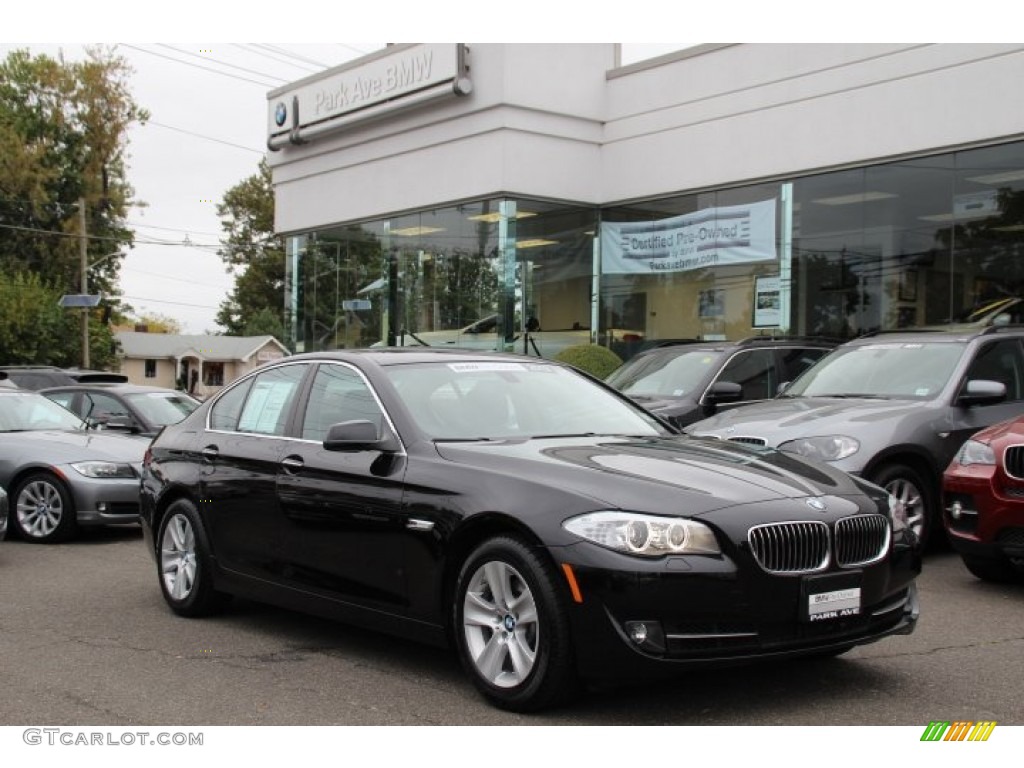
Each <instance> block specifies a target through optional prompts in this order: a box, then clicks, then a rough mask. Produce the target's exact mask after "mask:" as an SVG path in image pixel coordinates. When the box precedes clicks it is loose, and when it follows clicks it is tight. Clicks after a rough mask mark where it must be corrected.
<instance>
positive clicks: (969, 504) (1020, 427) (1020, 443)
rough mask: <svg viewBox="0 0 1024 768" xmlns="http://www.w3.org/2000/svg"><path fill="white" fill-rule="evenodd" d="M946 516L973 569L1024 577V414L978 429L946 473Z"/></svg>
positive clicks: (1004, 577)
mask: <svg viewBox="0 0 1024 768" xmlns="http://www.w3.org/2000/svg"><path fill="white" fill-rule="evenodd" d="M942 494H943V505H942V506H943V515H942V517H943V521H944V523H945V525H946V531H947V532H948V533H949V539H950V541H951V542H952V544H953V547H954V549H956V551H957V552H959V553H960V556H961V557H962V558H963V560H964V565H966V566H967V570H969V571H970V572H971V573H973V574H974V575H975V576H977V577H978V578H979V579H985V580H986V581H1017V580H1024V416H1020V417H1018V418H1016V419H1011V420H1010V421H1004V422H1000V423H999V424H996V425H994V426H991V427H988V428H987V429H983V430H981V431H980V432H977V433H976V434H975V435H974V436H973V437H972V438H971V439H970V440H968V441H967V442H965V443H964V444H963V447H961V449H960V451H959V452H958V453H957V455H956V458H954V459H953V461H952V463H951V464H950V465H949V467H948V468H947V469H946V472H945V474H944V475H943V477H942Z"/></svg>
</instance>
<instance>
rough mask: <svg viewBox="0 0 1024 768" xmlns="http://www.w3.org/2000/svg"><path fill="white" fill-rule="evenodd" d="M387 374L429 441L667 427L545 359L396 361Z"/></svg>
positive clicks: (648, 431) (650, 431)
mask: <svg viewBox="0 0 1024 768" xmlns="http://www.w3.org/2000/svg"><path fill="white" fill-rule="evenodd" d="M387 374H388V377H389V378H390V379H391V382H392V383H393V384H394V386H395V389H396V390H397V391H398V394H399V396H400V397H401V398H402V400H403V401H404V402H405V405H406V407H407V408H408V409H409V411H410V412H411V413H412V416H413V418H414V419H415V420H416V424H417V426H419V427H420V429H421V430H422V431H423V432H425V433H426V434H427V435H428V436H429V437H430V438H431V439H434V440H480V439H486V440H493V439H503V438H530V437H544V436H557V435H589V434H599V435H631V436H654V435H664V434H669V432H668V430H666V429H665V428H664V427H662V426H661V425H660V424H659V423H658V422H657V420H655V419H654V418H653V417H652V416H650V415H649V414H647V413H646V412H644V411H643V410H641V409H640V408H637V407H634V406H632V405H630V404H629V403H627V402H625V401H623V400H621V399H620V398H618V397H616V396H615V395H614V394H612V393H611V392H608V391H606V390H604V389H602V388H601V387H600V386H598V385H596V384H594V383H593V382H591V381H589V380H588V379H586V378H584V377H583V376H580V375H579V374H577V373H574V372H573V371H571V370H569V369H566V368H562V367H560V366H556V365H550V364H547V363H517V362H504V361H503V362H497V361H496V362H459V363H455V362H452V363H425V364H413V365H395V366H390V367H388V369H387Z"/></svg>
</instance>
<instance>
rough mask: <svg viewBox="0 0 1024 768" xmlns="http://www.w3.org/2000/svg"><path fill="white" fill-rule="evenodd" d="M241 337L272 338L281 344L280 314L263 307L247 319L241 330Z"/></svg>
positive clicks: (282, 327)
mask: <svg viewBox="0 0 1024 768" xmlns="http://www.w3.org/2000/svg"><path fill="white" fill-rule="evenodd" d="M242 335H243V336H273V337H274V338H275V339H277V340H278V341H280V342H282V343H283V340H284V326H283V325H282V324H281V313H280V312H275V311H274V310H272V309H270V307H264V308H263V309H261V310H259V311H258V312H256V313H255V314H253V315H251V316H250V317H249V320H248V322H247V323H246V324H245V327H244V328H243V329H242Z"/></svg>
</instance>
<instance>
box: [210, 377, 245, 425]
mask: <svg viewBox="0 0 1024 768" xmlns="http://www.w3.org/2000/svg"><path fill="white" fill-rule="evenodd" d="M251 387H252V379H246V380H245V381H244V382H242V383H241V384H239V385H238V386H237V387H232V388H231V389H229V390H228V391H227V392H225V393H224V395H223V396H222V397H221V398H220V399H218V400H217V402H216V403H214V404H213V408H211V409H210V429H224V430H227V431H229V432H233V431H234V430H235V428H236V427H237V426H238V417H239V416H240V415H241V413H242V404H243V403H245V397H246V395H248V394H249V389H250V388H251Z"/></svg>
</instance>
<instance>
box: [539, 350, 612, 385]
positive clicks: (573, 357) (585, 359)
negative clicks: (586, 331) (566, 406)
mask: <svg viewBox="0 0 1024 768" xmlns="http://www.w3.org/2000/svg"><path fill="white" fill-rule="evenodd" d="M555 360H558V361H559V362H562V363H568V364H569V365H571V366H573V367H574V368H579V369H580V370H581V371H585V372H586V373H589V374H590V375H591V376H595V377H597V378H599V379H604V378H605V377H607V376H608V374H610V373H611V372H612V371H614V370H615V369H616V368H618V367H619V366H620V365H622V358H620V357H619V356H618V355H616V354H615V353H614V352H612V351H611V350H610V349H608V348H607V347H602V346H599V345H597V344H577V345H576V346H573V347H566V348H565V349H563V350H562V351H561V352H559V353H558V354H557V355H555Z"/></svg>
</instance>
